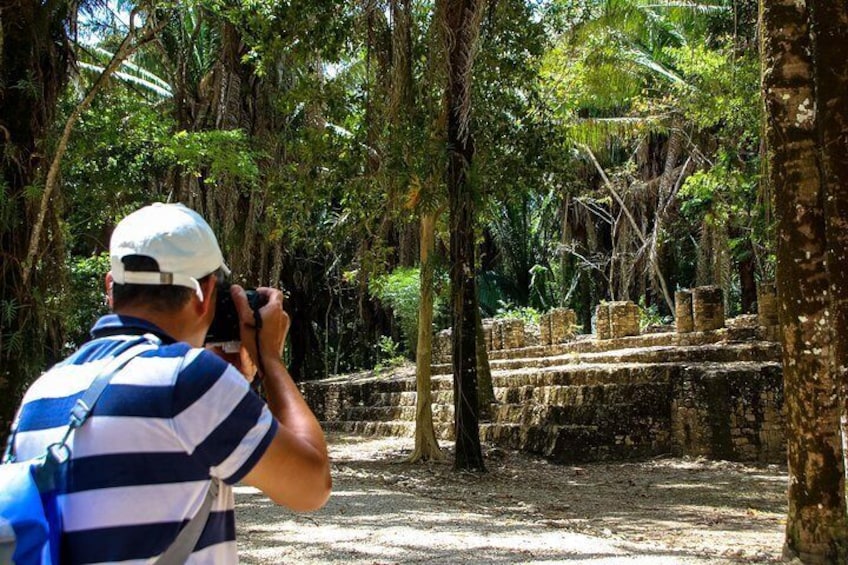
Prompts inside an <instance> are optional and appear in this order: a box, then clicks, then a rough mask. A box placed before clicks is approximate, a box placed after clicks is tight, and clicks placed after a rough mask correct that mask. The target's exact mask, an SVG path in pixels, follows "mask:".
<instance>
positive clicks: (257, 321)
mask: <svg viewBox="0 0 848 565" xmlns="http://www.w3.org/2000/svg"><path fill="white" fill-rule="evenodd" d="M253 326H254V327H255V328H256V332H255V333H254V334H253V336H254V338H255V341H256V376H257V379H258V380H259V384H261V383H262V377H263V376H264V375H263V372H264V369H263V367H262V350H261V349H260V348H259V330H261V329H262V315H261V314H260V313H259V309H256V310H254V311H253Z"/></svg>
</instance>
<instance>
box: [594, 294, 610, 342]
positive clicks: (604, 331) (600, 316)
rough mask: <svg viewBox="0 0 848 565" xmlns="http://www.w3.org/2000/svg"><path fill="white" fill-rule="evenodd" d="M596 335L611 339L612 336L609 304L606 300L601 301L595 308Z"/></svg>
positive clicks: (599, 337)
mask: <svg viewBox="0 0 848 565" xmlns="http://www.w3.org/2000/svg"><path fill="white" fill-rule="evenodd" d="M595 335H596V337H597V338H598V339H610V338H611V337H612V331H611V328H610V317H609V305H608V304H607V303H606V302H601V303H600V304H598V307H597V308H595Z"/></svg>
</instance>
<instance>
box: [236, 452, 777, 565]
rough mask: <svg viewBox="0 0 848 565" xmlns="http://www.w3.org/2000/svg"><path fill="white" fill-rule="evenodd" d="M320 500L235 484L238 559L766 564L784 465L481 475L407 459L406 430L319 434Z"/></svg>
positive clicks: (528, 467) (491, 462) (674, 463)
mask: <svg viewBox="0 0 848 565" xmlns="http://www.w3.org/2000/svg"><path fill="white" fill-rule="evenodd" d="M329 443H330V451H331V457H332V459H333V471H332V472H333V481H334V485H333V495H332V497H331V498H330V500H329V502H328V503H327V505H326V506H325V507H324V508H323V509H321V510H320V511H318V512H314V513H311V514H300V515H298V514H294V513H291V512H289V511H287V510H285V509H283V508H280V507H276V506H274V505H273V504H272V503H271V502H269V501H268V500H267V499H266V498H265V497H264V496H262V495H261V494H260V493H259V492H258V491H256V490H255V489H252V488H249V487H244V486H238V487H236V521H237V524H238V540H239V554H240V557H241V561H242V562H243V563H248V564H251V563H298V564H325V563H328V564H341V563H345V564H348V563H351V564H372V565H377V564H380V565H388V564H396V563H397V564H400V563H420V564H423V563H428V564H429V563H440V564H448V563H468V564H484V563H495V564H505V563H546V564H551V563H592V564H609V563H623V564H637V563H638V564H645V565H648V564H650V565H654V564H657V565H664V564H672V563H681V564H690V563H691V564H695V563H697V564H702V563H715V564H732V563H777V562H780V555H781V545H782V542H783V527H784V519H785V513H786V502H785V500H786V499H785V491H786V484H787V476H786V469H785V468H784V467H782V466H778V465H750V464H741V463H730V462H724V461H709V460H705V459H691V458H670V457H669V458H655V459H651V460H647V461H640V462H627V463H593V464H585V465H580V466H575V465H557V464H551V463H548V462H547V461H545V460H543V459H537V458H533V457H530V456H527V455H525V454H522V453H519V452H512V451H504V450H501V449H498V448H492V449H485V460H486V466H487V471H488V472H486V473H484V474H476V473H458V472H455V471H453V469H452V461H453V452H452V449H453V443H452V442H450V443H448V442H442V448H443V451H444V452H445V454H446V459H445V460H443V461H437V462H429V463H423V464H409V463H406V462H405V458H406V457H407V456H408V455H409V453H410V452H411V450H412V446H413V444H412V440H411V439H409V438H361V437H355V436H349V435H331V436H330V437H329Z"/></svg>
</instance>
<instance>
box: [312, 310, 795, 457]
mask: <svg viewBox="0 0 848 565" xmlns="http://www.w3.org/2000/svg"><path fill="white" fill-rule="evenodd" d="M779 357H780V351H779V346H778V344H776V343H773V342H770V341H765V340H763V339H761V331H760V329H758V328H757V327H756V326H753V327H736V328H722V329H718V330H713V331H705V332H693V333H672V332H665V333H653V334H646V335H637V336H630V337H621V338H614V339H605V340H598V339H594V337H593V336H578V337H577V338H576V339H573V340H571V341H568V342H565V343H558V344H554V345H545V346H531V347H523V348H516V349H504V350H496V351H490V353H489V359H490V366H491V370H492V380H493V385H494V392H495V397H496V400H497V404H496V405H494V406H493V410H492V417H491V419H490V421H485V422H481V425H480V435H481V439H482V440H483V441H484V442H488V443H491V444H494V445H498V446H502V447H506V448H511V449H520V450H524V451H527V452H531V453H535V454H539V455H542V456H545V457H548V458H550V459H552V460H555V461H558V462H584V461H596V460H621V459H629V458H641V457H649V456H655V455H660V454H668V453H670V454H675V455H693V456H700V455H703V456H707V457H712V458H721V459H732V460H743V461H769V462H772V461H783V460H784V458H785V456H784V453H785V449H784V435H783V430H784V420H783V415H782V406H783V394H782V390H783V389H782V376H781V370H780V364H779ZM415 387H416V385H415V372H414V368H410V367H406V368H402V369H399V370H397V371H394V372H391V373H386V374H378V375H373V374H370V373H369V374H361V375H346V376H340V377H334V378H331V379H326V380H322V381H315V382H310V383H304V385H303V386H302V388H303V391H304V395H305V397H306V399H307V402H308V403H309V404H310V406H311V407H312V408H313V410H314V411H315V413H316V415H317V416H318V418H319V419H320V420H321V421H322V423H323V425H324V426H325V429H328V430H337V431H344V432H348V433H356V434H365V435H392V436H410V437H411V436H412V434H413V433H414V429H415V398H416V392H415V390H416V388H415ZM452 387H453V383H452V375H451V366H450V364H447V363H441V364H436V365H434V366H433V378H432V391H433V392H432V400H433V420H434V425H435V428H436V433H437V435H438V437H440V438H441V439H444V440H449V439H452V438H453V392H452Z"/></svg>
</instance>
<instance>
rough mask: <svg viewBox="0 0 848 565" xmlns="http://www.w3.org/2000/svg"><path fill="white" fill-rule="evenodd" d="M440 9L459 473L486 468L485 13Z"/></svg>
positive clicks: (468, 5)
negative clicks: (475, 96)
mask: <svg viewBox="0 0 848 565" xmlns="http://www.w3.org/2000/svg"><path fill="white" fill-rule="evenodd" d="M439 4H440V5H439V6H438V7H437V11H438V16H437V17H438V18H440V19H439V20H437V21H440V22H441V32H442V38H443V41H444V44H445V53H446V54H447V79H448V81H447V82H448V84H447V88H446V91H445V105H446V108H447V116H448V118H447V149H448V157H447V159H448V163H447V173H446V184H447V188H448V205H449V209H450V231H451V236H450V258H451V269H450V273H451V274H450V277H451V300H452V306H453V378H454V407H455V418H456V460H455V461H454V467H455V468H456V469H466V470H480V471H483V470H485V466H484V464H483V452H482V448H481V446H480V428H479V403H478V398H477V353H476V352H477V348H476V341H477V340H476V327H475V317H476V313H475V310H476V307H477V285H476V272H475V260H474V251H475V249H474V198H473V195H472V187H471V182H470V178H469V173H470V168H471V162H472V159H473V157H474V139H473V136H472V135H471V130H470V126H471V124H470V114H471V69H472V67H473V62H474V50H475V48H476V45H477V39H478V34H479V29H480V19H481V17H482V12H483V2H482V0H443V1H442V2H440V3H439Z"/></svg>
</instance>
